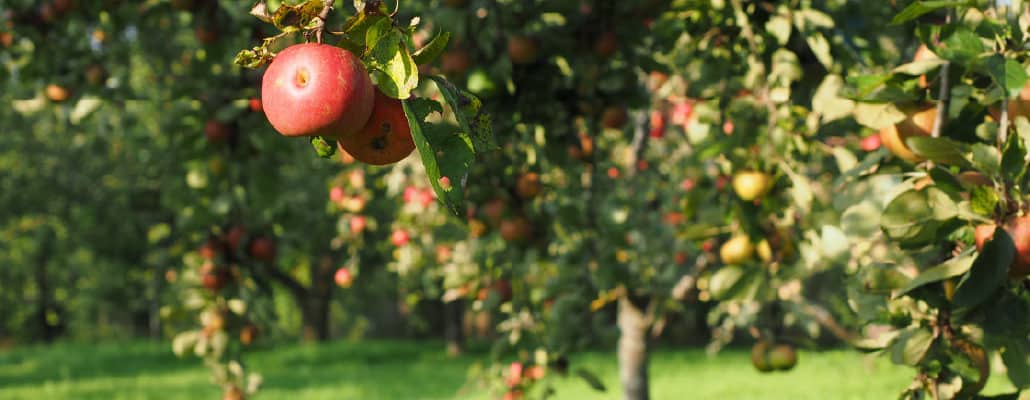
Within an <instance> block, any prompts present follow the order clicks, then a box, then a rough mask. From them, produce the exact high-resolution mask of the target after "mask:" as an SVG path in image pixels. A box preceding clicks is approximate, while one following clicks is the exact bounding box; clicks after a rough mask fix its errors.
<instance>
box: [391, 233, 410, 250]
mask: <svg viewBox="0 0 1030 400" xmlns="http://www.w3.org/2000/svg"><path fill="white" fill-rule="evenodd" d="M410 240H411V236H409V235H408V231H406V230H403V229H398V230H395V231H393V234H391V235H390V242H391V243H393V245H394V246H397V247H401V246H404V245H406V244H408V241H410Z"/></svg>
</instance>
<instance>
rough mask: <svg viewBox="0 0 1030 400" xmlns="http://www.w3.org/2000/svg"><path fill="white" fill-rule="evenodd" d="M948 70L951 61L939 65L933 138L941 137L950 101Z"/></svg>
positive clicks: (948, 21) (949, 14)
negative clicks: (939, 77)
mask: <svg viewBox="0 0 1030 400" xmlns="http://www.w3.org/2000/svg"><path fill="white" fill-rule="evenodd" d="M953 13H954V11H953V10H951V11H948V16H947V18H946V22H947V23H951V16H952V14H953ZM950 71H951V62H950V61H949V62H945V63H944V65H942V66H941V92H940V96H939V97H940V99H938V101H937V118H936V119H934V121H933V131H931V133H930V136H932V137H935V138H937V137H941V128H942V126H943V125H944V118H945V115H947V114H948V105H949V104H948V103H949V102H950V101H951V90H950V89H951V88H949V87H948V86H949V85H950V82H949V81H950V79H949V78H948V75H949V73H950Z"/></svg>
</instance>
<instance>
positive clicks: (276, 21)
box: [272, 0, 325, 30]
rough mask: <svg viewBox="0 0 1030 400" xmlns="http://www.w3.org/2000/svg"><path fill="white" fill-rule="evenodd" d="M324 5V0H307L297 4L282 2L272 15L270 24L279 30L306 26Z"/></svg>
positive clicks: (316, 16)
mask: <svg viewBox="0 0 1030 400" xmlns="http://www.w3.org/2000/svg"><path fill="white" fill-rule="evenodd" d="M324 7H325V0H307V1H305V2H303V3H300V4H297V5H292V6H291V5H289V4H283V5H281V6H279V8H278V9H276V10H275V14H273V15H272V25H275V27H276V28H278V29H279V30H285V29H286V28H288V27H295V28H302V29H303V28H307V27H309V26H310V25H311V24H312V23H313V22H314V20H315V19H316V18H318V14H319V13H321V12H322V8H324Z"/></svg>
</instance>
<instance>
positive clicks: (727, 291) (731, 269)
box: [708, 265, 744, 300]
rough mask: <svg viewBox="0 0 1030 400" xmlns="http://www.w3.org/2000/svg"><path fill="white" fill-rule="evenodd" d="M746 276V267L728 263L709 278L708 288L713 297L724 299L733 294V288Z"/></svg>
mask: <svg viewBox="0 0 1030 400" xmlns="http://www.w3.org/2000/svg"><path fill="white" fill-rule="evenodd" d="M742 278H744V269H743V268H741V267H740V266H737V265H727V266H724V267H722V268H720V269H719V270H718V271H715V273H714V274H712V277H711V278H709V279H708V290H709V291H710V292H712V298H713V299H716V300H724V299H726V298H728V297H730V296H731V294H732V292H733V290H732V289H733V288H734V287H735V286H738V284H739V283H740V282H741V280H742Z"/></svg>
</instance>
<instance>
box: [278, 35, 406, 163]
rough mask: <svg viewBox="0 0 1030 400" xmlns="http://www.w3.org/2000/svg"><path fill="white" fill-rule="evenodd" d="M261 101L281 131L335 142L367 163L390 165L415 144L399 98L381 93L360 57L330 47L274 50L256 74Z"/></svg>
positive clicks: (303, 46) (312, 46) (343, 149)
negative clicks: (269, 61) (269, 59)
mask: <svg viewBox="0 0 1030 400" xmlns="http://www.w3.org/2000/svg"><path fill="white" fill-rule="evenodd" d="M261 103H262V107H263V110H264V112H265V116H266V117H268V122H270V123H271V124H272V127H273V128H275V130H276V131H278V132H279V133H280V134H281V135H283V136H288V137H295V136H307V137H322V138H324V139H326V140H331V141H335V142H336V143H337V146H338V147H339V149H340V150H341V151H342V152H345V153H347V154H348V155H349V156H351V157H353V158H355V159H357V160H358V161H361V162H364V163H367V164H372V165H387V164H392V163H395V162H398V161H400V160H402V159H404V158H405V157H407V156H408V155H409V154H411V152H412V151H413V150H414V149H415V143H414V141H413V139H412V136H411V129H410V126H409V125H408V120H407V116H406V115H405V113H404V108H403V105H402V104H401V101H400V100H398V99H394V98H391V97H389V96H387V95H385V94H383V92H382V91H380V90H379V89H378V88H376V87H375V85H373V84H372V80H371V79H370V78H369V76H368V73H367V71H366V70H365V67H364V65H363V64H362V62H361V60H360V59H359V58H358V57H356V56H355V55H354V54H353V53H351V52H349V51H347V50H344V49H342V48H339V47H336V46H330V45H327V44H320V43H305V44H297V45H293V46H290V47H287V48H286V49H285V50H283V51H282V52H280V53H279V54H277V55H276V56H275V58H273V59H272V62H271V64H270V65H269V66H268V69H266V70H265V73H264V76H263V78H262V83H261Z"/></svg>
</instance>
